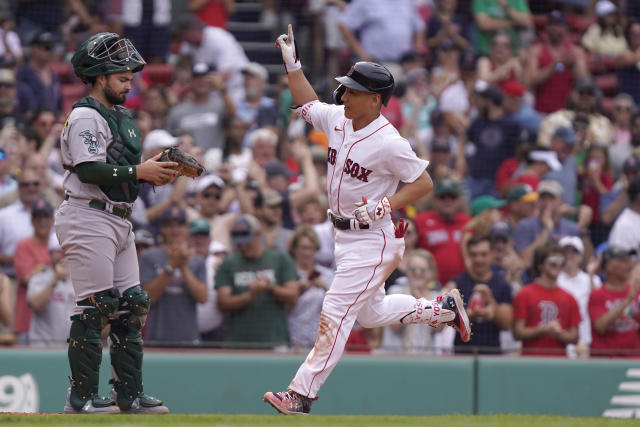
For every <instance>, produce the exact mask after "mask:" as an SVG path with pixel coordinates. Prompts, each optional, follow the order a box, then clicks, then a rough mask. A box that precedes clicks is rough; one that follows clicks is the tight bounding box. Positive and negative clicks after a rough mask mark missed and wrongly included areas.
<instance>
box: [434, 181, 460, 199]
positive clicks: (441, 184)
mask: <svg viewBox="0 0 640 427" xmlns="http://www.w3.org/2000/svg"><path fill="white" fill-rule="evenodd" d="M443 194H450V195H452V196H456V197H458V196H459V195H460V185H459V184H458V183H457V182H456V181H454V180H453V179H451V178H442V179H441V180H439V181H438V182H437V183H436V191H435V195H436V197H437V196H442V195H443Z"/></svg>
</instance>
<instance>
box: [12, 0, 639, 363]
mask: <svg viewBox="0 0 640 427" xmlns="http://www.w3.org/2000/svg"><path fill="white" fill-rule="evenodd" d="M639 4H640V3H639V2H636V1H632V0H618V1H614V0H570V1H569V0H532V1H529V2H527V1H525V0H397V1H394V2H390V1H386V0H376V1H373V0H351V1H344V0H325V1H301V0H300V1H293V0H279V1H278V0H268V1H264V2H262V3H261V4H257V3H256V4H254V3H250V2H243V1H239V0H236V1H234V0H189V1H188V2H177V1H169V0H160V1H154V2H149V1H142V0H122V1H102V2H94V1H81V0H75V1H69V2H62V1H49V0H32V1H20V0H17V1H0V24H1V25H0V328H2V329H0V342H2V343H5V344H15V343H18V344H21V345H32V346H60V347H62V346H64V344H65V341H66V338H67V335H68V330H69V324H70V321H69V312H70V310H71V309H72V307H73V306H74V304H75V301H74V300H73V289H72V284H71V282H70V279H69V271H68V269H67V267H66V265H65V259H64V254H63V253H62V251H61V249H60V246H59V245H58V242H57V239H56V237H55V232H54V230H53V217H54V212H55V210H56V208H57V206H58V205H59V204H60V203H61V202H62V200H63V198H64V190H63V189H62V179H63V175H64V173H65V171H64V169H63V168H62V164H61V161H60V150H59V135H60V133H61V130H62V128H63V126H64V123H65V119H66V116H67V114H68V113H69V111H70V110H71V108H72V106H73V103H74V102H76V101H77V100H79V99H80V98H81V97H82V96H84V95H85V94H86V93H87V92H86V87H85V86H84V85H82V84H81V83H80V82H79V80H78V79H77V78H76V77H75V76H74V75H73V70H72V68H71V66H70V64H69V62H68V59H69V57H70V54H71V53H72V52H73V51H74V50H75V48H76V47H77V46H78V44H79V43H81V42H82V41H83V40H85V39H86V38H87V37H88V36H89V35H90V34H92V33H96V32H98V31H106V30H109V31H116V32H119V33H121V34H123V35H125V36H127V37H129V38H131V40H132V41H133V43H134V44H135V45H136V47H137V48H138V50H139V51H140V52H141V54H142V55H143V56H144V57H145V59H146V60H147V62H148V65H147V66H146V67H145V69H144V70H143V71H142V72H141V73H139V74H137V75H136V76H135V79H134V85H133V86H134V88H133V90H132V91H131V92H130V93H129V95H128V98H127V101H126V104H125V106H127V107H128V108H129V109H130V111H131V112H132V113H133V114H134V116H135V118H136V120H137V123H138V126H139V129H140V131H141V132H142V134H143V153H144V154H143V156H144V157H145V158H149V157H151V156H153V155H155V154H157V153H159V152H160V151H162V150H164V149H166V148H168V147H172V146H177V147H180V148H181V149H183V150H186V151H188V152H190V153H192V154H193V155H195V156H196V157H198V158H199V159H200V160H201V162H202V163H203V164H204V165H205V167H206V170H207V173H206V174H205V175H204V176H202V177H200V178H197V179H195V180H190V179H188V178H184V177H181V178H178V179H177V180H176V181H175V182H174V183H173V184H171V185H167V186H163V187H153V186H151V185H148V184H143V186H142V188H141V191H140V197H139V199H138V200H137V202H136V203H135V208H134V210H133V213H132V215H131V217H130V220H131V222H132V224H133V229H134V236H135V243H136V247H137V250H138V259H139V267H140V280H141V284H142V287H143V288H144V289H145V290H146V291H147V292H148V293H149V295H150V297H151V303H152V306H151V310H150V313H149V317H148V321H147V326H146V328H145V331H144V337H145V340H146V343H147V345H158V346H207V347H224V348H243V349H251V348H263V349H264V348H270V349H277V350H284V349H293V350H297V349H300V350H302V349H308V348H310V347H312V345H313V343H314V341H315V337H316V334H317V332H318V330H319V329H322V328H323V321H325V320H323V317H322V315H321V308H322V301H323V298H324V294H325V292H326V291H327V290H328V289H329V287H330V285H331V282H332V278H333V274H334V269H335V264H334V261H333V236H334V231H333V227H332V224H331V223H330V222H328V221H327V216H326V211H327V207H328V206H327V198H326V195H325V192H326V188H327V180H326V175H327V144H328V142H327V138H326V136H324V135H323V134H322V133H319V132H317V131H316V130H314V129H312V128H310V127H309V125H307V124H306V123H305V122H304V121H302V120H301V119H300V118H299V117H298V116H297V114H296V111H295V109H291V108H290V107H291V106H292V98H291V94H290V92H289V90H288V87H287V81H286V74H285V73H284V71H283V70H282V68H281V67H273V65H275V64H268V63H265V62H264V61H262V59H261V58H269V57H270V56H269V55H270V54H271V53H272V52H271V50H268V51H267V50H265V51H264V52H262V51H259V52H257V53H256V51H255V50H252V51H251V52H249V50H248V49H249V48H250V47H251V43H252V42H249V44H247V42H246V41H245V39H244V37H245V36H240V35H239V34H238V33H237V32H236V31H238V29H239V28H240V27H241V25H238V24H237V22H235V21H234V19H240V16H241V15H242V14H244V15H245V16H243V17H242V19H244V20H247V19H248V20H249V23H250V24H251V25H252V26H253V27H252V28H255V29H256V31H258V30H260V31H264V34H266V35H267V38H266V39H265V40H262V42H264V43H265V44H268V43H272V42H273V40H275V37H276V36H277V35H278V34H280V33H281V32H282V30H283V28H286V24H287V23H289V22H292V23H293V24H294V28H295V29H296V34H300V38H299V40H298V36H296V39H297V40H298V48H299V49H300V52H301V57H302V64H303V67H304V70H305V72H306V74H307V75H308V76H309V77H310V78H312V83H313V85H314V87H315V88H316V91H317V92H318V94H319V95H320V97H321V98H322V100H324V101H325V102H331V92H332V90H333V89H334V88H335V87H336V85H337V84H336V83H335V82H334V81H333V77H334V76H337V75H340V74H343V73H345V72H346V71H348V69H349V67H350V66H351V64H352V63H353V62H354V61H356V60H367V61H377V62H381V63H383V64H384V65H385V66H387V67H388V68H389V70H390V71H391V72H392V74H393V75H394V78H395V81H396V87H395V91H394V95H393V96H392V98H391V100H390V101H389V103H388V105H387V106H386V107H384V108H383V115H384V116H385V117H386V118H387V119H388V120H389V121H390V122H391V123H392V124H393V125H394V126H395V127H396V128H397V129H398V131H399V132H400V134H401V135H403V136H404V137H405V138H407V139H408V140H409V142H410V143H411V145H412V147H413V148H414V150H415V152H416V153H417V154H418V156H420V157H422V158H425V159H427V160H429V161H430V164H429V168H428V172H429V174H430V175H431V177H432V179H433V181H434V184H435V185H434V190H433V192H432V193H430V194H429V195H428V196H426V197H425V198H423V199H420V200H418V201H417V202H416V203H414V204H413V205H412V206H409V207H407V208H405V209H403V210H402V211H397V212H393V213H392V215H393V217H394V220H396V221H397V220H399V219H400V218H403V219H405V220H406V221H408V223H409V227H408V230H407V233H406V236H405V243H406V252H405V256H404V259H403V260H402V262H401V264H400V266H399V267H398V268H397V269H396V271H394V272H392V273H391V276H390V277H389V279H388V280H387V282H386V284H385V287H386V288H387V292H388V293H390V294H394V293H395V294H398V293H402V294H411V295H413V296H415V297H424V298H427V299H431V298H433V297H434V296H437V295H438V294H440V293H442V292H443V291H444V290H447V289H451V288H454V287H455V288H458V289H460V291H461V292H462V293H463V295H464V299H465V303H466V304H467V312H468V314H469V317H470V319H471V321H472V325H473V326H472V331H473V336H472V339H471V341H470V342H469V343H463V342H461V341H460V340H459V339H458V338H457V337H456V336H455V334H454V333H453V330H452V329H451V328H444V329H434V328H431V327H429V326H424V325H407V326H404V325H402V324H398V325H393V326H390V327H386V328H383V329H365V328H362V327H361V326H359V325H356V327H355V328H354V330H353V331H352V333H351V337H350V339H349V343H348V346H347V349H348V350H352V351H367V352H373V353H384V354H387V353H411V354H425V355H443V354H454V353H455V354H468V353H472V354H497V353H509V354H513V353H521V354H526V355H555V356H564V355H567V356H569V357H580V358H586V357H609V356H611V357H625V356H631V357H638V356H640V330H639V328H640V6H639ZM256 5H257V8H258V9H257V10H254V9H251V7H254V6H256ZM247 10H254V11H255V12H256V13H255V14H253V15H251V14H249V15H250V16H249V18H247V17H246V15H247V14H246V11H247ZM61 23H62V24H61ZM259 34H263V33H259ZM254 47H255V46H254ZM265 49H267V48H265ZM270 49H273V48H272V47H271V48H270ZM261 55H263V56H261ZM87 262H91V260H87Z"/></svg>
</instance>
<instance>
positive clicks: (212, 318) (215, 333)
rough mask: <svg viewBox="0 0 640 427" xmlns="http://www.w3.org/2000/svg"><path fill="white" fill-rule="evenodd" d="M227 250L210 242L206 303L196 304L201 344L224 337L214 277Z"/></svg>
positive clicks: (207, 260)
mask: <svg viewBox="0 0 640 427" xmlns="http://www.w3.org/2000/svg"><path fill="white" fill-rule="evenodd" d="M228 255H229V250H228V249H227V248H226V246H224V245H223V244H222V243H220V242H218V241H216V240H212V241H211V243H210V244H209V251H208V255H207V258H206V261H205V262H206V268H207V302H205V303H202V304H198V330H199V331H200V339H201V340H202V341H203V342H209V343H211V342H214V343H220V342H222V341H224V336H225V318H224V315H223V313H222V312H221V311H220V309H219V308H218V293H217V292H216V289H215V275H216V272H217V271H218V267H219V266H220V263H221V262H222V260H223V259H224V258H225V257H227V256H228Z"/></svg>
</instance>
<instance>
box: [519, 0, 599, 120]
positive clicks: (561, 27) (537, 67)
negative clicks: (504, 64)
mask: <svg viewBox="0 0 640 427" xmlns="http://www.w3.org/2000/svg"><path fill="white" fill-rule="evenodd" d="M545 33H546V37H543V38H542V40H541V42H540V43H538V44H536V45H534V46H533V47H532V48H531V49H530V50H529V52H528V53H527V55H526V62H525V67H524V69H525V77H524V83H525V86H527V87H529V88H531V89H532V90H535V92H534V93H535V98H536V101H535V105H534V107H535V109H536V110H537V111H539V112H541V113H544V114H548V113H553V112H554V111H558V110H560V109H561V108H564V106H565V104H566V101H567V98H568V97H569V93H570V91H571V87H572V86H573V85H574V82H575V80H576V79H586V78H587V77H588V75H589V71H588V69H587V61H586V56H585V54H584V51H583V50H582V49H581V48H580V47H578V46H575V45H574V44H573V43H571V41H570V39H569V34H568V28H567V19H566V17H565V16H564V14H563V13H562V12H560V11H558V10H554V11H552V12H551V13H549V15H548V16H547V25H546V31H545Z"/></svg>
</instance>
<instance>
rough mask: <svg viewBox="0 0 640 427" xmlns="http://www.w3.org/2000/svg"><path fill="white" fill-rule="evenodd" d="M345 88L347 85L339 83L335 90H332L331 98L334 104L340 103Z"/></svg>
mask: <svg viewBox="0 0 640 427" xmlns="http://www.w3.org/2000/svg"><path fill="white" fill-rule="evenodd" d="M346 90H347V87H346V86H345V85H340V86H338V87H337V88H336V90H334V91H333V95H331V98H333V102H334V103H335V104H336V105H342V95H344V93H345V91H346Z"/></svg>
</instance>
